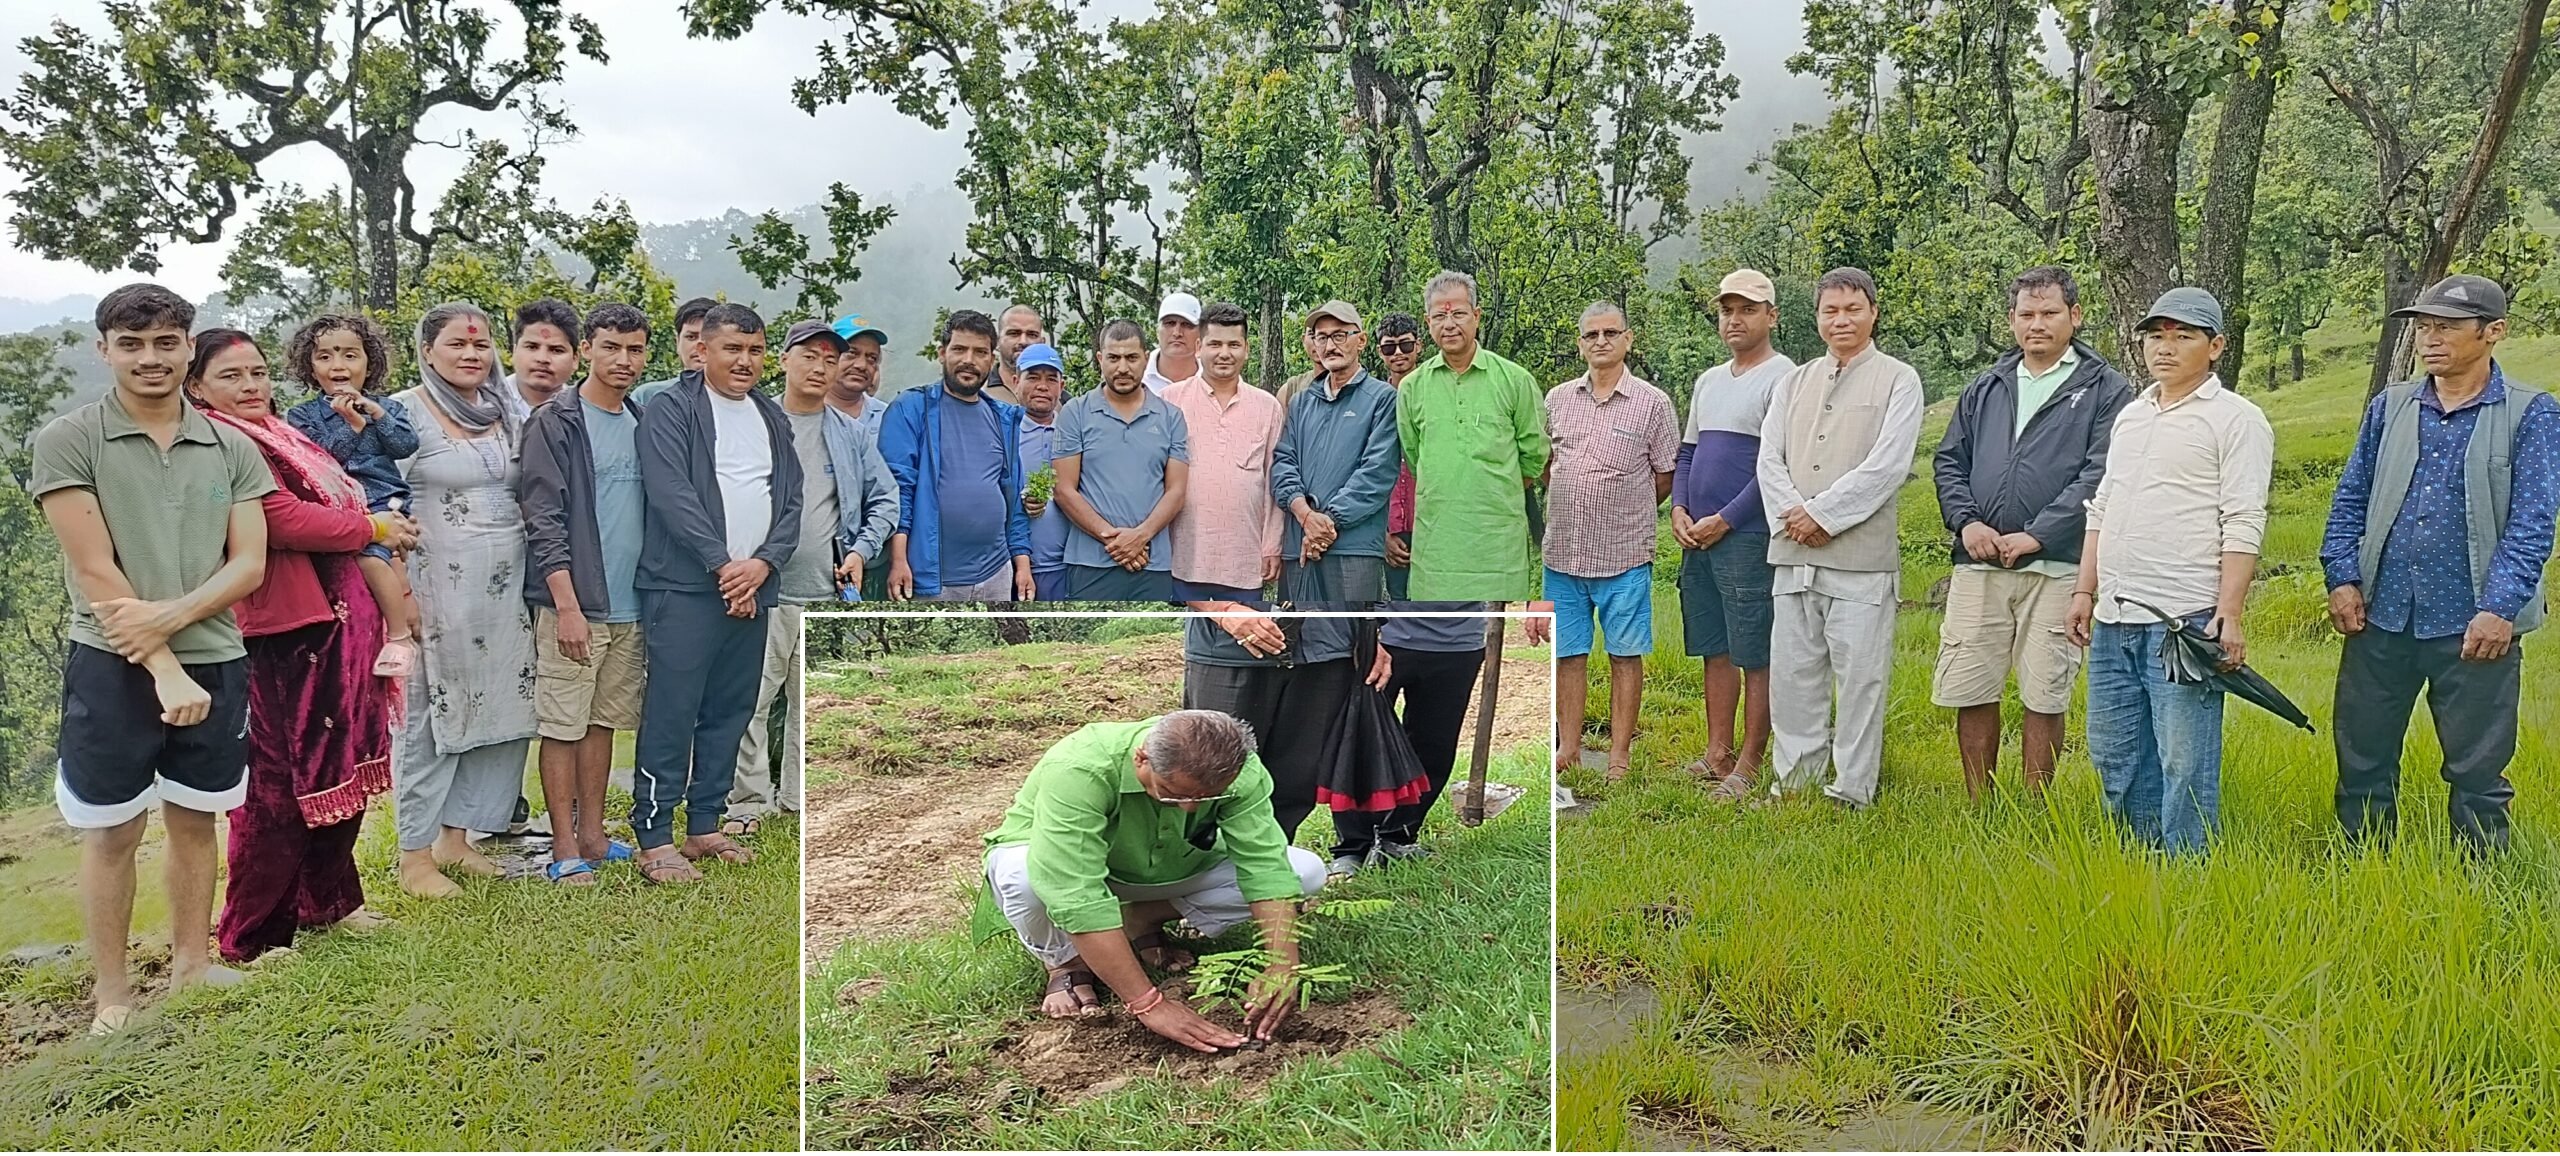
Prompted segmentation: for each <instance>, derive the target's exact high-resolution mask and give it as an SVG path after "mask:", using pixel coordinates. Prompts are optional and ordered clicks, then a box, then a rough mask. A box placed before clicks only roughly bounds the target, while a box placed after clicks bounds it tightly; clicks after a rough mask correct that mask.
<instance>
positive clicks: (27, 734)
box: [0, 333, 79, 810]
mask: <svg viewBox="0 0 2560 1156" xmlns="http://www.w3.org/2000/svg"><path fill="white" fill-rule="evenodd" d="M78 340H79V339H78V338H77V337H75V336H73V335H72V334H70V333H62V334H60V335H59V336H56V337H45V336H40V335H37V334H33V333H20V334H12V335H10V336H7V337H0V463H5V465H6V466H7V473H8V478H7V480H6V482H5V483H0V810H6V809H8V808H9V807H12V806H15V805H18V804H22V803H27V802H32V801H34V800H36V799H39V798H42V797H44V794H45V791H46V789H47V788H48V787H49V786H50V784H51V783H52V781H53V772H52V769H51V766H50V763H51V758H50V754H51V751H52V749H53V735H54V728H55V725H56V723H57V721H58V716H59V715H60V713H61V701H62V690H61V685H62V683H61V679H62V674H61V672H62V656H63V647H64V645H65V644H66V640H65V636H64V633H63V630H64V625H65V623H66V622H67V621H68V616H69V614H70V595H69V593H68V591H67V590H66V588H65V587H64V585H63V576H62V556H61V554H60V553H58V552H57V551H56V549H55V547H54V544H53V530H52V527H50V526H49V525H47V524H46V522H45V520H44V511H43V510H42V509H40V508H39V507H38V506H37V504H36V501H35V499H34V497H32V496H31V495H30V494H29V493H28V490H27V486H28V482H29V477H28V475H29V473H30V471H31V469H32V468H33V464H34V462H33V456H34V455H33V453H32V451H31V450H30V448H29V445H28V443H29V441H30V439H32V438H33V437H34V436H35V431H36V430H37V429H39V428H41V427H42V426H43V425H44V422H45V420H46V418H47V416H48V415H50V414H51V413H52V412H53V409H54V406H55V405H57V404H58V403H60V402H61V400H62V399H63V398H64V397H66V396H69V394H70V393H71V385H72V381H71V371H70V370H68V369H65V368H63V366H62V365H61V364H60V363H59V362H58V361H56V360H55V357H54V355H55V353H56V352H58V351H59V350H60V349H61V348H62V347H64V346H67V345H72V344H76V343H77V342H78Z"/></svg>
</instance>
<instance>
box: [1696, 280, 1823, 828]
mask: <svg viewBox="0 0 2560 1156" xmlns="http://www.w3.org/2000/svg"><path fill="white" fill-rule="evenodd" d="M1777 328H1778V289H1777V286H1776V285H1773V284H1771V283H1770V281H1769V276H1768V274H1766V273H1762V272H1760V271H1759V270H1757V269H1736V270H1734V271H1733V272H1731V273H1728V274H1726V275H1725V279H1724V281H1723V283H1721V284H1719V285H1717V286H1716V333H1717V335H1718V336H1720V337H1722V338H1723V339H1724V344H1725V348H1726V349H1728V350H1731V351H1732V353H1733V359H1732V360H1731V361H1727V362H1725V363H1724V364H1722V365H1719V366H1716V367H1715V368H1713V369H1710V370H1708V371H1706V372H1705V373H1701V374H1699V375H1698V380H1697V383H1696V384H1695V385H1694V386H1693V387H1692V388H1691V391H1690V395H1689V421H1688V433H1687V434H1686V435H1684V436H1683V437H1682V438H1681V439H1680V454H1679V459H1678V468H1677V469H1676V470H1674V471H1673V475H1672V481H1671V536H1672V537H1674V538H1677V539H1679V541H1680V546H1681V550H1680V625H1681V628H1682V629H1681V635H1682V638H1683V641H1684V642H1685V643H1686V644H1687V647H1688V651H1689V655H1690V657H1692V658H1697V659H1700V660H1703V661H1704V662H1705V664H1706V671H1705V684H1706V706H1707V750H1706V753H1705V754H1703V755H1701V756H1699V758H1698V761H1697V762H1695V763H1692V764H1690V767H1689V769H1690V772H1691V773H1693V774H1699V775H1705V776H1708V777H1711V778H1713V779H1715V780H1716V788H1715V797H1716V798H1717V799H1719V800H1723V801H1726V802H1739V801H1741V800H1742V799H1744V798H1745V797H1747V796H1748V795H1749V793H1750V791H1751V784H1752V781H1753V779H1754V778H1756V777H1757V776H1758V775H1759V773H1760V763H1761V760H1762V758H1763V756H1765V755H1766V754H1767V752H1768V750H1769V614H1770V603H1769V598H1770V595H1769V586H1770V581H1771V577H1772V575H1773V573H1774V571H1772V569H1771V568H1770V566H1769V519H1768V516H1767V514H1766V512H1765V511H1764V510H1763V509H1762V508H1761V504H1760V482H1759V479H1758V478H1757V477H1756V476H1755V473H1756V471H1757V470H1758V468H1759V459H1760V426H1761V424H1762V423H1763V422H1764V421H1766V420H1767V419H1768V416H1769V390H1770V389H1771V388H1772V387H1774V386H1776V385H1777V384H1778V380H1779V379H1780V378H1783V377H1785V376H1786V375H1787V374H1789V373H1791V372H1793V371H1794V370H1795V367H1796V363H1795V361H1794V359H1792V358H1790V357H1788V356H1787V355H1786V354H1783V353H1780V352H1778V351H1777V350H1775V349H1773V348H1771V347H1770V344H1769V338H1770V336H1771V335H1772V334H1774V333H1775V332H1777ZM1736 707H1740V708H1741V712H1742V725H1741V728H1740V729H1741V731H1742V741H1741V743H1740V745H1739V746H1738V747H1737V745H1736V744H1735V742H1734V730H1735V729H1736V728H1735V726H1734V710H1735V708H1736Z"/></svg>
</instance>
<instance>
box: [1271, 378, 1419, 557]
mask: <svg viewBox="0 0 2560 1156" xmlns="http://www.w3.org/2000/svg"><path fill="white" fill-rule="evenodd" d="M1403 471H1404V448H1403V442H1402V440H1401V439H1400V438H1399V436H1398V435H1397V433H1396V390H1395V387H1394V386H1392V385H1388V384H1387V382H1386V379H1385V378H1381V377H1373V376H1371V375H1370V374H1369V372H1368V371H1366V370H1363V371H1361V373H1360V376H1358V377H1355V378H1352V379H1351V384H1349V385H1346V386H1343V387H1342V392H1341V393H1340V394H1339V395H1337V396H1328V395H1327V393H1326V389H1325V381H1324V379H1323V378H1321V377H1319V378H1317V379H1315V380H1313V381H1310V382H1308V383H1307V386H1306V388H1304V389H1301V390H1299V391H1298V395H1297V396H1296V397H1293V398H1290V399H1289V412H1288V415H1287V416H1286V417H1285V418H1283V419H1282V421H1281V425H1280V440H1279V442H1278V443H1277V444H1276V445H1274V446H1273V447H1272V450H1271V500H1272V501H1273V502H1276V503H1278V504H1279V506H1280V508H1281V509H1282V510H1283V511H1286V510H1287V509H1288V508H1289V503H1290V502H1293V501H1295V500H1297V498H1298V496H1299V495H1301V494H1303V495H1305V496H1306V499H1307V501H1308V503H1309V504H1311V505H1313V506H1314V507H1315V508H1316V510H1317V511H1318V512H1320V513H1322V514H1324V515H1325V516H1327V517H1330V518H1332V519H1333V528H1334V530H1335V531H1336V532H1337V533H1338V534H1339V537H1337V538H1336V539H1335V540H1334V544H1333V548H1332V549H1331V550H1328V551H1326V552H1327V553H1329V554H1340V555H1343V556H1344V557H1354V556H1356V557H1362V558H1382V557H1385V556H1386V553H1387V498H1388V496H1389V495H1391V494H1393V493H1394V492H1395V488H1396V478H1397V476H1398V475H1400V474H1402V473H1403ZM1305 537H1306V531H1304V530H1302V529H1300V528H1299V527H1298V520H1297V519H1296V518H1294V517H1291V518H1283V519H1281V525H1280V555H1281V557H1284V558H1295V557H1297V556H1298V553H1299V549H1300V547H1301V546H1302V545H1303V544H1304V542H1303V539H1304V538H1305Z"/></svg>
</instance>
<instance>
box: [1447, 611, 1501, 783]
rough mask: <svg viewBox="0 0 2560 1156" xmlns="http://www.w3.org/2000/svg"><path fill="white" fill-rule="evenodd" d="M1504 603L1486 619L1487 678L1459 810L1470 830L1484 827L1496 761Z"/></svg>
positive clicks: (1481, 690) (1479, 693) (1478, 693)
mask: <svg viewBox="0 0 2560 1156" xmlns="http://www.w3.org/2000/svg"><path fill="white" fill-rule="evenodd" d="M1503 605H1504V604H1503V603H1500V602H1496V603H1494V604H1493V616H1492V617H1490V618H1487V619H1486V620H1485V628H1484V679H1483V682H1482V683H1481V684H1480V685H1479V686H1478V687H1477V689H1476V749H1475V754H1474V756H1473V758H1472V759H1471V760H1470V765H1469V766H1468V768H1467V801H1466V802H1465V803H1463V804H1461V805H1460V806H1459V807H1458V821H1459V822H1462V823H1465V824H1466V825H1468V826H1470V827H1481V826H1483V825H1484V772H1485V766H1486V765H1487V764H1488V763H1490V762H1492V761H1493V707H1494V704H1495V703H1497V702H1500V701H1502V632H1503V628H1504V627H1505V626H1507V625H1509V621H1508V620H1507V619H1504V618H1503V617H1502V607H1503Z"/></svg>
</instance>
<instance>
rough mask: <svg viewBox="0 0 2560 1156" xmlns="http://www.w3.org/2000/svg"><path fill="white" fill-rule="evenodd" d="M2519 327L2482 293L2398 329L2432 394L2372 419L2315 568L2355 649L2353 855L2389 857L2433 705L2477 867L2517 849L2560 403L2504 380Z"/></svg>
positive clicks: (2380, 405) (2344, 722) (2347, 706)
mask: <svg viewBox="0 0 2560 1156" xmlns="http://www.w3.org/2000/svg"><path fill="white" fill-rule="evenodd" d="M2506 315H2507V295H2506V291H2505V290H2503V289H2501V288H2500V287H2499V286H2498V284H2497V282H2494V281H2491V280H2489V279H2487V278H2485V277H2474V276H2469V275H2460V276H2454V277H2447V278H2445V279H2444V280H2442V281H2439V282H2437V283H2436V284H2435V285H2433V286H2431V287H2429V288H2428V289H2427V291H2426V292H2425V293H2422V294H2420V295H2419V297H2418V300H2417V301H2416V302H2415V303H2414V304H2412V305H2410V306H2409V307H2408V308H2406V309H2402V310H2400V311H2399V312H2397V313H2396V314H2394V316H2398V317H2407V318H2412V319H2413V320H2414V321H2415V322H2416V324H2415V329H2416V332H2417V347H2418V357H2419V359H2420V360H2422V361H2424V362H2426V366H2427V376H2426V377H2424V378H2422V379H2420V380H2418V381H2414V382H2408V383H2405V384H2401V385H2395V386H2392V387H2391V388H2389V389H2386V390H2384V391H2383V392H2382V395H2381V396H2379V397H2376V398H2374V399H2373V404H2372V405H2370V406H2367V407H2366V409H2365V414H2364V426H2363V428H2362V429H2361V430H2360V431H2359V432H2358V433H2357V435H2356V449H2355V455H2354V456H2353V457H2351V458H2349V459H2348V461H2347V468H2346V472H2345V474H2344V476H2342V477H2340V478H2339V479H2338V493H2337V497H2336V499H2335V500H2334V501H2332V502H2331V504H2330V507H2329V530H2328V533H2327V534H2326V535H2325V536H2324V537H2323V538H2322V539H2321V544H2320V564H2321V567H2322V569H2323V570H2325V571H2326V572H2327V575H2328V580H2329V621H2330V623H2331V624H2332V625H2334V626H2336V627H2337V629H2338V633H2340V634H2343V635H2346V649H2345V652H2344V653H2343V654H2342V655H2341V656H2340V658H2339V660H2338V697H2337V703H2336V709H2335V712H2334V713H2335V718H2334V721H2333V723H2332V724H2331V725H2332V728H2333V729H2334V731H2335V732H2336V740H2337V745H2338V798H2337V807H2338V822H2339V823H2340V824H2342V825H2344V826H2345V827H2346V830H2347V835H2348V837H2349V838H2350V839H2356V840H2361V839H2363V838H2364V837H2365V836H2368V835H2374V834H2377V833H2378V834H2379V835H2380V836H2381V838H2383V839H2384V840H2386V841H2387V840H2388V839H2389V838H2390V836H2391V833H2392V831H2393V830H2394V829H2395V828H2396V827H2397V826H2398V822H2399V805H2398V804H2399V794H2400V752H2401V746H2402V742H2403V740H2404V739H2405V738H2406V737H2407V735H2408V730H2409V712H2410V710H2411V708H2412V707H2414V706H2415V705H2416V704H2417V699H2418V691H2419V689H2420V688H2421V687H2423V688H2425V690H2426V692H2427V710H2428V713H2430V714H2432V715H2434V716H2435V724H2436V737H2437V742H2438V743H2439V744H2440V745H2441V746H2442V748H2443V750H2444V766H2443V769H2442V772H2443V775H2444V780H2445V782H2446V783H2447V784H2448V785H2449V786H2450V788H2451V791H2450V793H2449V796H2448V798H2447V800H2446V808H2447V810H2448V812H2449V813H2450V816H2451V819H2452V827H2453V834H2454V837H2455V839H2456V840H2457V841H2458V842H2459V843H2460V845H2461V846H2463V847H2464V848H2465V849H2468V850H2473V851H2485V850H2492V849H2496V850H2503V849H2505V847H2506V846H2507V802H2508V800H2510V799H2512V798H2513V797H2514V796H2515V788H2514V787H2512V786H2510V785H2509V784H2508V782H2507V776H2506V769H2507V763H2508V762H2509V761H2510V760H2512V759H2513V758H2514V757H2515V753H2516V709H2517V703H2518V698H2519V694H2520V690H2521V687H2520V673H2521V670H2522V657H2523V648H2522V645H2521V644H2520V643H2519V641H2518V640H2517V637H2516V636H2517V635H2520V634H2523V633H2525V632H2527V631H2530V630H2532V629H2533V628H2534V627H2536V626H2539V625H2541V623H2542V613H2543V607H2542V568H2543V565H2544V563H2546V562H2547V561H2549V560H2550V557H2551V537H2552V519H2553V514H2554V511H2555V508H2560V402H2555V401H2554V400H2553V399H2552V397H2551V395H2549V394H2547V393H2544V392H2543V391H2541V390H2538V389H2534V388H2531V387H2529V386H2526V385H2523V384H2521V383H2518V382H2512V381H2509V380H2507V378H2506V374H2505V372H2504V371H2503V370H2501V369H2500V368H2499V366H2498V362H2497V359H2496V358H2495V357H2493V356H2492V352H2493V351H2494V349H2495V347H2496V346H2497V344H2498V340H2499V339H2500V338H2502V337H2504V336H2506V332H2507V322H2506Z"/></svg>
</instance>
